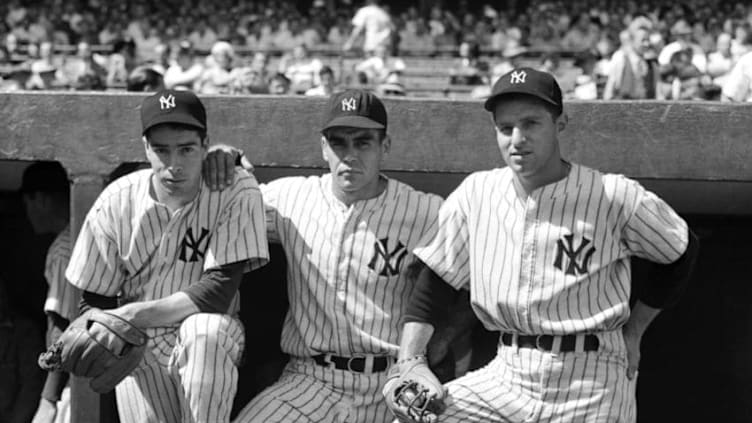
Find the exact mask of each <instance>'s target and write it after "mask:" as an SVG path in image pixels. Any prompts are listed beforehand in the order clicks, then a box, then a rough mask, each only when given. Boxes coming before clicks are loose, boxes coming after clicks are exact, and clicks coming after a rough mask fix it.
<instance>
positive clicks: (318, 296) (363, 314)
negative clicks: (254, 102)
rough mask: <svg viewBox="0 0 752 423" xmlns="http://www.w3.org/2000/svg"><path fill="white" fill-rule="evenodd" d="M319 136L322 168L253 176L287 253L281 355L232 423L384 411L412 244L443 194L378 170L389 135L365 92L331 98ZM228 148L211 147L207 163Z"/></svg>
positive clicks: (362, 418)
mask: <svg viewBox="0 0 752 423" xmlns="http://www.w3.org/2000/svg"><path fill="white" fill-rule="evenodd" d="M321 135H322V136H321V138H320V145H321V151H322V155H323V158H324V160H325V161H326V162H327V163H328V165H329V170H330V172H329V173H327V174H324V175H322V176H310V177H302V176H301V177H287V178H280V179H277V180H274V181H272V182H270V183H268V184H265V185H262V186H261V190H262V193H263V198H264V205H265V206H266V212H267V214H266V216H267V230H268V235H269V238H270V240H272V241H277V242H280V243H281V244H282V247H283V248H284V251H285V255H286V258H287V263H288V271H287V284H288V289H287V291H288V299H289V304H290V308H289V311H288V313H287V315H286V318H285V321H284V325H283V329H282V338H281V347H282V350H283V351H284V352H286V353H288V354H289V355H290V356H291V360H290V363H289V364H288V365H287V366H286V368H285V369H284V371H283V374H282V376H281V377H280V379H279V380H278V381H277V382H276V383H275V384H273V385H272V386H270V387H269V388H267V389H266V390H265V391H263V392H261V393H260V394H259V395H258V396H257V397H256V398H254V399H253V400H252V401H251V402H250V403H249V404H248V405H247V406H246V407H245V408H244V409H243V410H242V411H241V412H240V414H239V416H238V417H237V419H236V422H238V423H241V422H242V423H248V422H264V423H272V422H331V423H334V422H349V423H357V422H362V423H379V422H385V421H389V420H390V419H391V417H390V413H389V410H388V409H387V407H386V404H385V403H384V401H383V398H382V396H381V387H382V386H383V384H384V383H385V381H386V379H387V374H388V370H389V368H390V367H391V366H392V364H393V363H394V361H395V358H396V355H397V349H398V347H397V342H398V332H397V328H398V322H399V319H400V318H401V317H402V314H403V311H404V308H405V304H406V301H407V299H408V298H409V296H410V294H411V292H412V289H413V286H414V276H413V277H410V276H409V275H408V273H409V271H408V268H413V267H412V266H410V264H411V263H412V262H413V259H414V258H413V256H412V254H411V253H410V251H411V250H412V248H414V247H415V246H417V243H418V241H419V240H420V239H421V238H422V237H424V236H426V234H428V233H430V232H431V231H433V230H435V224H436V219H437V213H438V209H439V206H440V204H441V198H440V197H438V196H436V195H432V194H427V193H423V192H420V191H417V190H415V189H413V188H411V187H410V186H408V185H406V184H403V183H401V182H399V181H397V180H394V179H391V178H388V177H387V176H385V175H384V174H383V173H382V172H381V169H382V165H383V161H384V159H385V157H386V155H387V154H388V152H389V150H390V147H391V139H390V137H389V136H388V135H387V113H386V109H385V107H384V105H383V103H382V102H381V100H379V99H378V97H376V96H375V95H373V94H371V93H369V92H367V91H363V90H348V91H344V92H342V93H338V94H335V95H333V96H331V97H330V99H329V103H328V105H327V109H326V110H325V113H324V123H323V127H322V129H321ZM223 157H225V158H223ZM227 157H228V156H227V154H226V153H223V152H221V151H220V152H217V155H216V156H213V159H212V160H209V166H208V167H210V168H211V167H212V166H216V163H222V162H223V161H225V160H227V159H226V158H227ZM214 159H217V160H216V162H215V163H214V164H212V163H213V162H214ZM210 173H214V174H215V175H216V174H222V173H223V172H214V171H212V172H210Z"/></svg>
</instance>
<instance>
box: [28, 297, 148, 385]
mask: <svg viewBox="0 0 752 423" xmlns="http://www.w3.org/2000/svg"><path fill="white" fill-rule="evenodd" d="M147 340H148V337H147V335H146V333H144V332H143V331H142V330H141V329H139V328H137V327H135V326H133V325H132V324H130V322H128V321H127V320H125V319H123V318H121V317H119V316H116V315H114V314H112V313H108V312H106V311H102V310H99V309H91V310H89V311H87V312H86V313H84V314H82V315H81V316H80V317H79V318H77V319H76V320H74V321H73V322H71V324H70V326H68V328H67V329H66V330H65V331H64V332H63V333H62V335H60V338H59V339H58V340H57V342H55V343H54V344H52V345H51V346H50V347H49V348H48V349H47V351H46V352H43V353H42V354H41V355H40V356H39V367H41V368H42V369H44V370H47V371H65V372H70V373H72V374H74V375H76V376H82V377H88V378H91V380H90V381H89V386H91V389H93V390H94V391H95V392H98V393H104V392H108V391H111V390H112V389H114V388H115V386H116V385H117V384H118V383H120V381H121V380H123V378H125V377H126V376H127V375H128V374H129V373H130V372H132V371H133V369H135V368H136V367H137V366H138V364H139V363H140V362H141V359H142V358H143V356H144V350H145V348H146V341H147Z"/></svg>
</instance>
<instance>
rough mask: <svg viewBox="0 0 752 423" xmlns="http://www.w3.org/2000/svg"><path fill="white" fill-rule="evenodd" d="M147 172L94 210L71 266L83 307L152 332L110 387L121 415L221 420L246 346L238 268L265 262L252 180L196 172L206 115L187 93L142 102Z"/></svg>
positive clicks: (121, 184) (120, 183)
mask: <svg viewBox="0 0 752 423" xmlns="http://www.w3.org/2000/svg"><path fill="white" fill-rule="evenodd" d="M141 121H142V126H143V132H142V134H143V140H144V148H145V150H146V157H147V159H148V161H149V163H150V164H151V169H147V170H142V171H138V172H134V173H132V174H130V175H128V176H125V177H123V178H120V179H118V180H116V181H114V182H113V183H112V184H110V185H109V186H108V187H107V188H105V190H104V191H103V192H102V194H101V195H100V196H99V198H98V199H97V200H96V202H95V203H94V205H93V206H92V208H91V210H90V211H89V213H88V215H87V217H86V220H85V222H84V224H83V227H82V228H81V232H80V234H79V236H78V239H77V241H76V244H75V247H74V249H73V253H72V257H71V260H70V264H69V266H68V269H67V271H66V277H67V278H68V280H69V281H70V282H71V283H72V284H73V285H75V286H77V287H78V288H80V289H82V290H83V294H82V297H83V301H84V303H85V304H84V306H85V307H87V306H93V307H99V308H112V306H117V307H116V308H114V309H112V310H110V312H111V313H114V314H116V315H118V316H120V317H122V318H124V319H127V320H128V321H129V322H131V323H132V324H133V325H135V326H138V327H139V328H142V329H144V330H146V332H147V334H149V336H150V340H149V344H148V347H147V352H146V354H145V356H144V359H143V360H142V362H141V364H140V365H139V367H138V368H136V370H134V371H133V373H131V375H130V376H128V377H126V378H125V379H124V380H123V381H122V382H121V383H120V384H119V385H118V386H117V388H116V394H117V402H118V412H119V415H120V420H121V421H124V422H228V421H229V415H230V408H231V405H232V399H233V397H234V394H235V389H236V384H237V367H236V366H237V363H238V361H239V359H240V356H241V352H242V349H243V344H244V336H243V328H242V325H241V323H240V322H239V320H238V319H237V305H238V298H237V288H238V284H239V282H240V279H241V276H242V273H243V272H244V271H247V270H249V269H253V268H256V267H258V266H261V265H263V264H265V263H266V262H267V261H268V251H267V241H266V231H265V228H264V215H263V205H262V203H261V195H260V192H259V190H258V186H257V184H256V181H255V179H254V178H253V177H252V176H250V175H248V174H247V173H246V172H244V171H242V170H239V171H238V172H239V174H238V177H236V178H235V181H234V183H233V184H232V185H231V186H230V187H229V188H228V189H226V190H224V191H222V192H210V191H209V189H208V188H207V187H206V186H205V184H203V182H202V178H201V163H202V160H203V159H204V158H205V156H206V151H207V150H206V148H207V143H208V139H207V136H206V128H207V127H206V111H205V109H204V106H203V104H202V103H201V101H200V100H199V99H198V98H197V97H196V96H195V95H194V94H192V93H190V92H186V91H173V90H164V91H160V92H158V93H156V94H154V95H152V96H150V97H147V98H146V99H145V100H144V101H143V103H142V106H141Z"/></svg>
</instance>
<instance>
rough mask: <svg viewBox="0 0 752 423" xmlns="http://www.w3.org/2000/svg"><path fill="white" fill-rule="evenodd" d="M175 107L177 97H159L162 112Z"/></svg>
mask: <svg viewBox="0 0 752 423" xmlns="http://www.w3.org/2000/svg"><path fill="white" fill-rule="evenodd" d="M173 107H175V96H173V95H172V94H170V95H168V96H167V97H165V96H161V97H159V108H160V109H162V110H166V109H172V108H173Z"/></svg>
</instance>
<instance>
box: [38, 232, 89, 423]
mask: <svg viewBox="0 0 752 423" xmlns="http://www.w3.org/2000/svg"><path fill="white" fill-rule="evenodd" d="M70 254H71V233H70V226H66V227H65V229H63V230H62V231H61V232H60V233H59V234H58V235H57V237H56V238H55V240H54V241H52V244H51V245H50V248H49V250H47V257H46V259H45V266H44V278H45V279H46V280H47V284H48V285H49V290H48V291H47V299H46V300H45V302H44V312H45V314H47V320H48V323H47V345H51V344H52V343H53V342H54V341H55V340H56V339H57V338H58V337H59V336H60V334H61V333H62V331H63V330H65V328H66V327H67V326H68V324H69V323H70V322H71V321H72V320H73V319H75V318H76V317H77V316H78V293H77V292H76V288H75V287H74V286H73V285H71V284H69V283H68V281H67V280H65V268H66V267H67V266H68V260H69V259H70ZM67 380H68V377H67V374H65V373H64V372H50V373H48V374H47V380H46V381H45V386H44V389H43V391H42V398H41V399H40V401H39V407H38V408H37V412H36V414H35V415H34V419H33V421H32V423H45V422H49V423H52V422H56V423H64V422H67V421H69V418H70V416H69V414H68V413H69V409H68V407H69V399H70V398H69V396H68V395H67V393H66V394H65V395H64V394H63V389H64V387H65V385H66V382H67Z"/></svg>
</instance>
